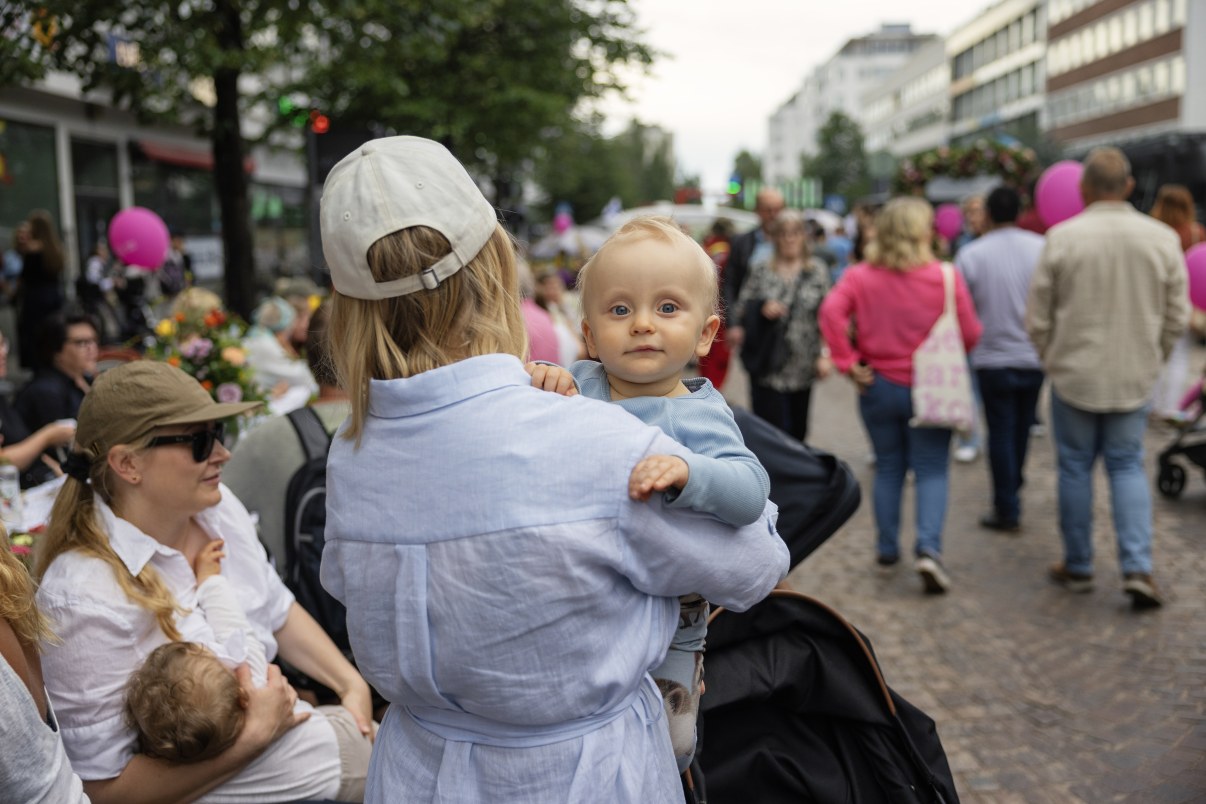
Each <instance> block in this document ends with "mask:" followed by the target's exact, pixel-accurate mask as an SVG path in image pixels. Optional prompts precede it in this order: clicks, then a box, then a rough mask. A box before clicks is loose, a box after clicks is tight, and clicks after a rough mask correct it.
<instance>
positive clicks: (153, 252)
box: [109, 207, 169, 271]
mask: <svg viewBox="0 0 1206 804" xmlns="http://www.w3.org/2000/svg"><path fill="white" fill-rule="evenodd" d="M168 240H169V238H168V228H167V225H166V224H165V223H164V222H163V218H160V217H159V216H158V215H156V214H155V213H154V212H152V211H151V210H149V209H146V208H145V207H129V208H127V209H123V210H122V211H121V212H119V213H117V214H116V215H114V216H113V220H111V221H109V249H110V250H111V251H112V252H113V253H114V254H115V255H117V258H118V259H119V260H121V261H122V262H124V263H125V264H126V265H137V266H138V267H140V268H146V269H148V270H151V271H154V270H155V269H157V268H159V267H160V266H161V265H163V261H164V260H165V259H166V258H167V253H168Z"/></svg>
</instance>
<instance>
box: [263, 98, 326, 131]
mask: <svg viewBox="0 0 1206 804" xmlns="http://www.w3.org/2000/svg"><path fill="white" fill-rule="evenodd" d="M276 110H277V111H278V112H280V115H281V117H283V118H285V119H287V120H288V121H289V125H291V126H293V127H294V128H306V127H309V129H310V131H312V132H313V133H315V134H326V133H327V132H328V131H330V130H331V118H329V117H327V116H326V115H325V114H323V113H322V111H321V110H320V109H316V108H314V107H312V106H310V105H309V104H301V103H298V102H297V101H295V100H293V98H290V97H289V96H287V95H284V96H281V97H280V98H277V101H276Z"/></svg>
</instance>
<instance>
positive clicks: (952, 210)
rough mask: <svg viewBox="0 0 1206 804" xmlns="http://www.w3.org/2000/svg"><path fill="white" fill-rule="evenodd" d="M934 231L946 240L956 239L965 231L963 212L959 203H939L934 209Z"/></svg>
mask: <svg viewBox="0 0 1206 804" xmlns="http://www.w3.org/2000/svg"><path fill="white" fill-rule="evenodd" d="M934 231H936V232H937V233H938V234H940V235H942V237H943V238H944V239H946V240H954V239H955V237H956V236H957V235H958V234H959V232H961V231H963V213H962V212H961V211H960V210H959V205H958V204H939V205H938V209H936V210H934Z"/></svg>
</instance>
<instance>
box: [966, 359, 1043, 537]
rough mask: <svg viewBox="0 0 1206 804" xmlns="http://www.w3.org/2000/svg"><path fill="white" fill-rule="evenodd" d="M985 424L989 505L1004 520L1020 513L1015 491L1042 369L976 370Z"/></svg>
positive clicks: (1020, 479) (1019, 484) (1015, 518)
mask: <svg viewBox="0 0 1206 804" xmlns="http://www.w3.org/2000/svg"><path fill="white" fill-rule="evenodd" d="M976 376H977V377H979V380H980V391H981V395H982V397H983V400H984V422H985V424H987V425H988V466H989V468H990V470H991V471H992V505H993V509H994V510H995V511H996V513H997V517H998V518H999V519H1001V520H1002V521H1004V522H1017V521H1018V518H1019V517H1020V516H1021V513H1022V511H1021V504H1020V502H1019V501H1018V491H1019V490H1021V488H1022V483H1023V482H1025V479H1024V477H1023V473H1022V468H1023V467H1024V466H1025V465H1026V449H1027V447H1029V446H1030V425H1032V424H1034V410H1035V408H1036V407H1037V406H1038V398H1039V392H1040V391H1042V389H1043V372H1041V371H1039V370H1038V369H1017V368H991V369H980V370H979V371H977V372H976Z"/></svg>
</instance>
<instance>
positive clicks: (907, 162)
mask: <svg viewBox="0 0 1206 804" xmlns="http://www.w3.org/2000/svg"><path fill="white" fill-rule="evenodd" d="M1038 166H1039V163H1038V155H1037V154H1035V152H1034V149H1033V148H1027V147H1024V146H1016V145H1006V144H1004V143H1000V142H992V141H989V140H985V139H980V140H976V141H975V142H974V143H972V144H971V145H968V146H957V145H942V146H939V147H937V148H933V149H931V150H929V151H923V152H921V153H919V154H916V155H915V156H912V157H909V158H907V159H904V160H901V162H900V165H899V166H898V167H897V169H896V175H895V177H893V180H892V189H893V190H895V191H896V192H898V193H904V194H908V195H924V193H925V186H926V185H927V184H928V183H929V182H930V180H932V179H934V178H935V177H937V176H949V177H950V178H953V179H966V178H972V177H975V176H999V177H1000V178H1001V180H1002V181H1003V182H1005V183H1006V184H1008V185H1011V186H1013V187H1016V188H1018V189H1019V190H1022V189H1024V188H1025V187H1026V183H1027V182H1029V181H1030V180H1031V179H1032V178H1033V177H1034V176H1035V174H1036V173H1037V172H1038Z"/></svg>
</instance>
